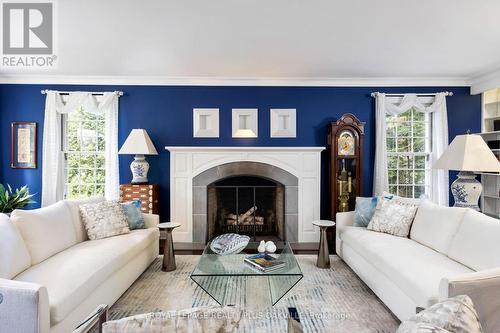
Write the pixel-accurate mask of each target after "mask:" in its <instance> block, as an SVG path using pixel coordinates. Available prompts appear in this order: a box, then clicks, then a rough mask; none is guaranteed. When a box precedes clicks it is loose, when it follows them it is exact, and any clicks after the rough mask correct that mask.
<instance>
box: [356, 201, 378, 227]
mask: <svg viewBox="0 0 500 333" xmlns="http://www.w3.org/2000/svg"><path fill="white" fill-rule="evenodd" d="M377 201H378V198H377V197H370V198H363V197H356V208H355V209H354V226H355V227H367V226H368V224H369V223H370V221H371V219H372V217H373V214H375V209H376V208H377Z"/></svg>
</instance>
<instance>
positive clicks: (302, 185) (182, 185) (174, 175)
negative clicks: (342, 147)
mask: <svg viewBox="0 0 500 333" xmlns="http://www.w3.org/2000/svg"><path fill="white" fill-rule="evenodd" d="M165 149H166V150H168V151H170V219H171V221H175V222H178V223H180V224H181V227H179V228H177V229H176V235H175V240H176V241H177V242H192V241H193V218H192V216H193V214H192V211H193V178H194V177H195V176H197V175H198V174H200V173H201V172H203V171H206V170H208V169H210V168H213V167H216V166H219V165H222V164H226V163H232V162H243V161H248V162H259V163H266V164H269V165H273V166H275V167H278V168H281V169H283V170H285V171H288V172H290V173H291V174H292V175H294V176H296V177H297V178H298V184H299V185H298V192H299V198H298V201H299V202H298V218H299V223H298V228H299V230H298V239H299V242H317V241H318V240H319V232H318V231H317V230H316V229H315V228H314V226H313V225H312V223H311V222H312V221H314V220H317V219H319V218H320V194H321V193H320V191H321V152H322V151H323V150H324V149H325V147H216V146H210V147H202V146H196V147H180V146H179V147H165Z"/></svg>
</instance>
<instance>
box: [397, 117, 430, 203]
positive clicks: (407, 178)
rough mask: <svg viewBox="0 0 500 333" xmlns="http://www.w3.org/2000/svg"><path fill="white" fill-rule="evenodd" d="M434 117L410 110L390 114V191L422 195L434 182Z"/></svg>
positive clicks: (413, 195) (408, 195)
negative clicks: (431, 178) (431, 161)
mask: <svg viewBox="0 0 500 333" xmlns="http://www.w3.org/2000/svg"><path fill="white" fill-rule="evenodd" d="M430 128H431V122H430V117H429V116H428V115H426V114H425V113H423V112H418V111H416V110H414V109H410V110H408V111H407V112H404V113H402V114H400V115H398V116H387V153H388V157H387V163H388V173H389V190H390V192H391V193H395V194H398V195H400V196H404V197H414V198H419V197H420V196H421V195H423V194H426V193H427V192H428V189H429V186H430V184H428V183H426V181H428V179H429V174H428V173H429V166H428V158H429V153H430V140H431V138H430Z"/></svg>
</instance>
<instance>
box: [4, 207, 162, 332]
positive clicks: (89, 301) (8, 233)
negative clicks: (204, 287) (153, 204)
mask: <svg viewBox="0 0 500 333" xmlns="http://www.w3.org/2000/svg"><path fill="white" fill-rule="evenodd" d="M79 204H81V202H76V201H61V202H58V203H56V204H54V205H52V206H48V207H45V208H41V209H36V210H31V211H14V212H13V213H12V215H11V217H10V219H9V217H7V215H4V214H0V332H12V333H15V332H19V333H21V332H22V333H25V332H26V333H28V332H29V333H32V332H39V333H49V332H50V333H68V332H71V331H72V330H73V329H75V328H76V326H77V324H78V323H79V322H80V321H82V320H83V319H85V318H86V317H87V316H88V315H89V314H90V313H91V312H92V311H93V310H94V309H95V308H96V307H97V306H98V305H99V304H102V303H104V304H108V305H112V304H113V303H114V302H115V301H116V300H117V299H118V298H119V297H120V296H121V295H122V294H123V293H124V292H125V291H126V290H127V288H128V287H130V285H131V284H132V283H133V282H134V281H135V280H136V279H137V278H138V277H139V275H140V274H141V273H143V272H144V270H145V269H146V268H147V267H148V266H149V265H150V264H151V263H152V262H153V260H154V259H155V258H156V257H157V256H158V248H159V246H158V242H159V230H158V228H157V227H156V226H157V225H158V223H159V216H158V215H150V214H144V219H145V223H146V227H147V228H146V229H140V230H133V231H131V232H130V233H129V234H125V235H120V236H115V237H110V238H105V239H101V240H95V241H89V240H87V237H86V233H85V230H84V228H83V224H82V221H81V219H80V215H79V211H78V206H79Z"/></svg>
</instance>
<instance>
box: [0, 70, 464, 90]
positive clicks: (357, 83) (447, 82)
mask: <svg viewBox="0 0 500 333" xmlns="http://www.w3.org/2000/svg"><path fill="white" fill-rule="evenodd" d="M0 84H69V85H77V84H78V85H82V84H90V85H152V86H285V87H292V86H297V87H425V86H469V82H468V79H467V78H465V77H366V78H362V77H339V78H335V77H332V78H313V77H168V76H88V75H44V74H33V75H28V74H5V73H4V74H0Z"/></svg>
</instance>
